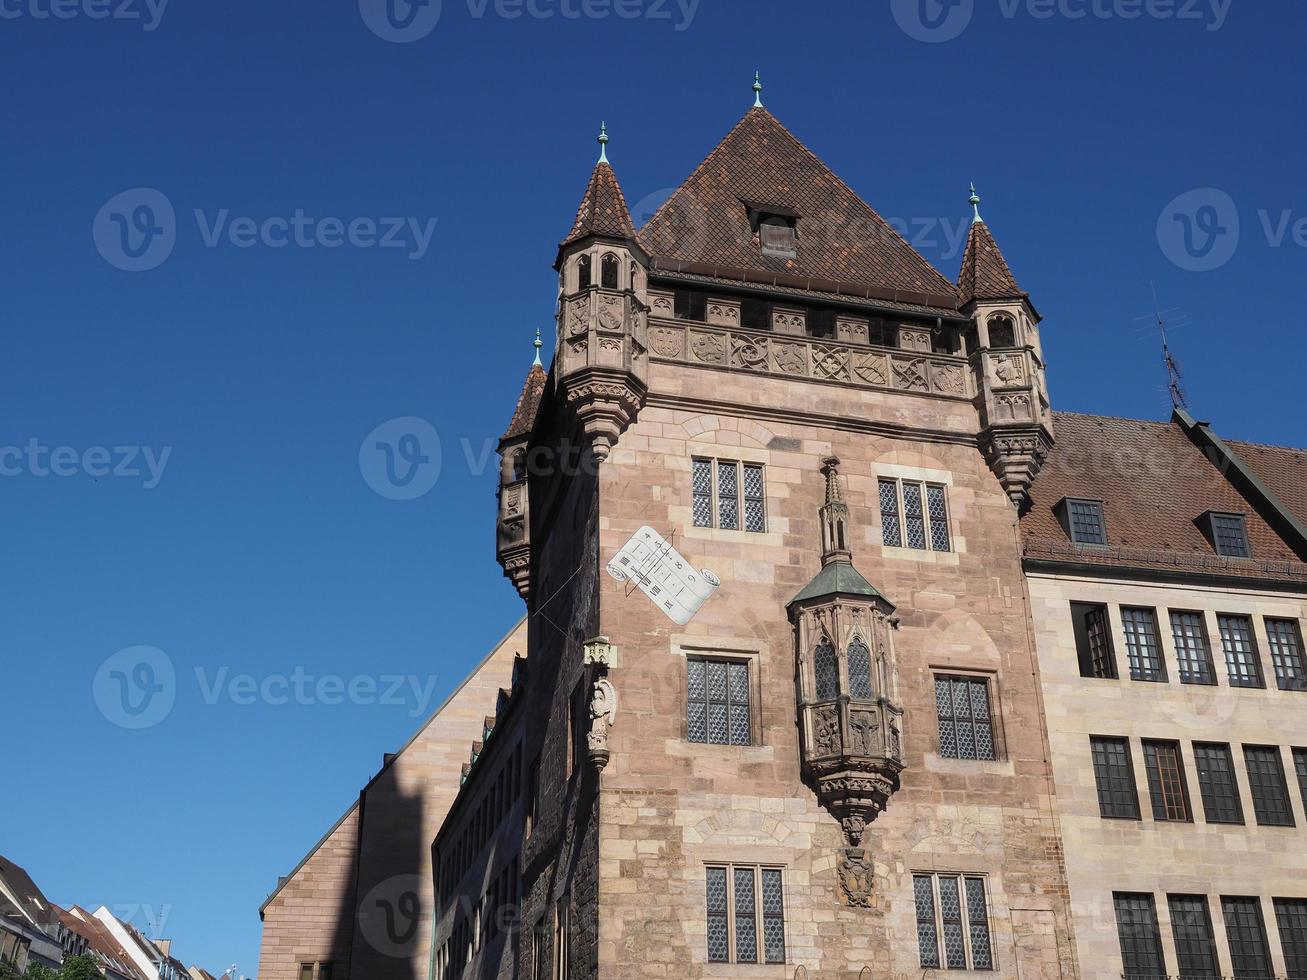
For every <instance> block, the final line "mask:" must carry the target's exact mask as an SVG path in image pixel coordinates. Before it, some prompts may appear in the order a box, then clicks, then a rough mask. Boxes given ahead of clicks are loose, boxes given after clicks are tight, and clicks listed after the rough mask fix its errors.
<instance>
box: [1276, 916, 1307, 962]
mask: <svg viewBox="0 0 1307 980" xmlns="http://www.w3.org/2000/svg"><path fill="white" fill-rule="evenodd" d="M1275 921H1276V924H1277V925H1278V926H1279V929H1280V947H1281V948H1282V949H1283V950H1284V968H1285V970H1286V971H1287V973H1288V977H1289V980H1307V899H1302V898H1277V899H1275Z"/></svg>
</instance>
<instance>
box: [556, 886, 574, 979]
mask: <svg viewBox="0 0 1307 980" xmlns="http://www.w3.org/2000/svg"><path fill="white" fill-rule="evenodd" d="M571 904H572V896H571V895H570V894H567V895H564V896H563V897H562V898H560V899H559V900H558V904H557V905H555V906H554V980H568V978H569V977H570V976H571V974H572V909H571Z"/></svg>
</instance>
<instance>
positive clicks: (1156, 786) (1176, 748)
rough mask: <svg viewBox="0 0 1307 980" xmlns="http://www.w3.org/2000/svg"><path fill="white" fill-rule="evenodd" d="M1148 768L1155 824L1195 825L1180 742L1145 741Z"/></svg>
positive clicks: (1149, 789)
mask: <svg viewBox="0 0 1307 980" xmlns="http://www.w3.org/2000/svg"><path fill="white" fill-rule="evenodd" d="M1144 766H1145V768H1146V770H1147V772H1148V795H1149V797H1150V799H1151V800H1152V803H1153V819H1154V820H1178V821H1185V822H1187V821H1192V820H1193V817H1192V816H1191V815H1190V813H1189V793H1188V790H1187V789H1186V788H1185V784H1184V761H1183V760H1182V759H1181V757H1180V743H1179V742H1159V741H1152V740H1148V739H1145V740H1144Z"/></svg>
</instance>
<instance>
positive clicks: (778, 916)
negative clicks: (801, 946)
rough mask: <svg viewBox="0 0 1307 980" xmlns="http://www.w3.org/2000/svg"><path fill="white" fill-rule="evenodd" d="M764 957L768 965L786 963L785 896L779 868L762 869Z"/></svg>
mask: <svg viewBox="0 0 1307 980" xmlns="http://www.w3.org/2000/svg"><path fill="white" fill-rule="evenodd" d="M762 955H763V960H764V961H766V962H768V963H784V962H785V896H784V889H783V888H782V883H781V872H780V870H779V869H778V868H763V869H762Z"/></svg>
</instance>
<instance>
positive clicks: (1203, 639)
mask: <svg viewBox="0 0 1307 980" xmlns="http://www.w3.org/2000/svg"><path fill="white" fill-rule="evenodd" d="M1171 638H1172V639H1173V640H1175V656H1176V661H1177V662H1178V665H1179V668H1180V683H1181V684H1215V683H1216V670H1215V668H1214V667H1213V666H1212V649H1211V646H1210V644H1208V642H1207V624H1206V623H1205V622H1204V620H1203V614H1202V613H1196V612H1172V613H1171Z"/></svg>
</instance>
